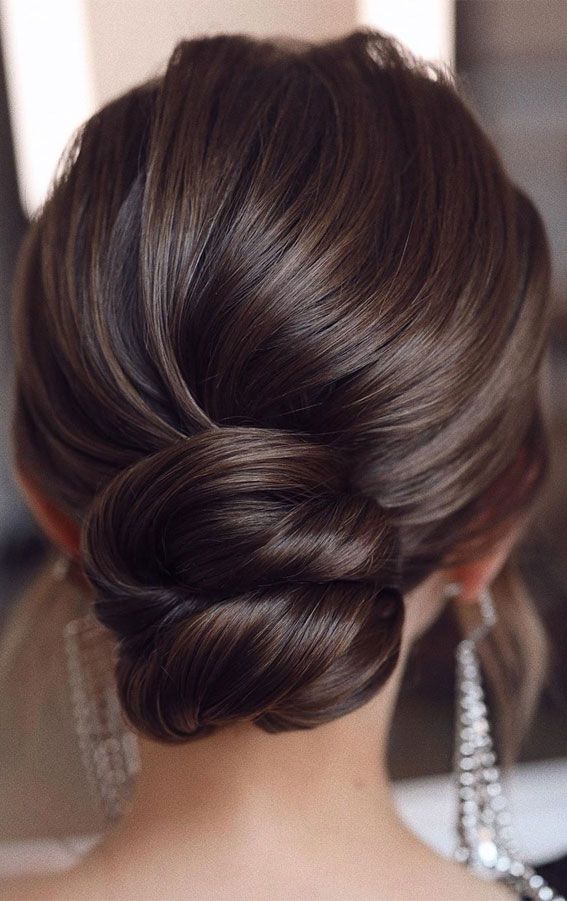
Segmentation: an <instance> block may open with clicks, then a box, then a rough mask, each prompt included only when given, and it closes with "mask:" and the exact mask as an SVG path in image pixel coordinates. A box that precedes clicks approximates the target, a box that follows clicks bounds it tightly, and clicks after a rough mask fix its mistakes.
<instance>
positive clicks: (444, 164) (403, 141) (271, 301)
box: [13, 30, 549, 741]
mask: <svg viewBox="0 0 567 901" xmlns="http://www.w3.org/2000/svg"><path fill="white" fill-rule="evenodd" d="M548 299H549V254H548V248H547V242H546V237H545V234H544V230H543V226H542V223H541V219H540V217H539V215H538V213H537V211H536V210H535V208H534V206H533V204H532V203H531V201H530V200H529V199H528V198H527V197H526V196H525V195H524V194H523V193H522V192H521V191H520V190H519V189H518V188H517V187H516V186H515V185H514V184H513V183H512V182H511V181H510V179H509V177H508V176H507V174H506V173H505V171H504V169H503V166H502V163H501V161H500V159H499V157H498V155H497V153H496V151H495V149H494V147H493V146H492V144H491V142H490V140H489V139H488V137H487V136H486V134H485V133H484V132H483V130H482V129H481V127H480V126H479V124H478V122H477V121H476V118H475V116H474V114H473V113H472V112H471V110H470V109H469V107H468V105H467V103H466V101H465V100H464V99H463V98H462V97H461V95H460V92H459V90H458V87H457V85H456V84H455V82H454V79H453V77H452V76H451V75H450V73H448V72H447V71H445V70H443V69H442V68H440V67H434V66H432V65H429V64H425V63H422V62H420V61H419V60H416V59H414V58H413V57H412V56H411V55H410V54H409V53H408V52H407V51H405V50H404V49H403V48H402V47H401V46H400V45H399V44H398V43H396V42H395V41H394V40H393V39H391V38H388V37H386V36H384V35H382V34H380V33H378V32H375V31H372V30H360V31H356V32H352V33H350V34H347V35H345V36H344V37H341V38H338V39H335V40H332V41H327V42H325V43H318V44H314V43H309V42H299V41H294V42H291V41H283V40H281V41H278V40H260V39H254V38H251V37H248V36H245V35H216V36H212V37H202V38H196V39H192V40H184V41H182V42H181V43H180V44H179V45H178V46H177V47H176V48H175V50H174V52H173V54H172V56H171V58H170V60H169V63H168V65H167V67H166V69H165V72H164V73H163V75H160V76H159V77H156V78H153V79H151V80H149V81H148V82H145V83H143V84H141V85H139V86H137V87H135V88H133V89H132V90H130V91H128V92H127V93H125V94H123V95H122V96H120V97H118V98H117V99H116V100H114V101H112V102H111V103H109V104H107V105H106V106H104V107H103V108H102V109H101V110H99V111H98V112H97V113H96V114H95V115H94V116H92V118H91V119H89V120H88V121H87V122H86V123H85V124H84V126H83V127H82V128H81V129H80V130H79V132H78V133H77V135H76V138H75V140H74V142H73V143H72V145H71V146H70V147H69V149H68V152H67V154H66V156H65V158H64V159H63V160H62V163H61V166H60V168H59V171H58V173H57V176H56V179H55V180H54V183H53V186H52V189H51V191H50V194H49V197H48V199H47V200H46V202H45V204H44V206H43V208H42V209H41V210H40V211H39V213H38V215H37V217H35V219H34V221H33V222H32V223H31V225H30V229H29V231H28V234H27V237H26V240H25V242H24V245H23V246H22V250H21V253H20V258H19V265H18V273H17V280H16V286H15V293H14V317H13V327H14V343H15V348H16V396H15V408H14V409H15V412H14V424H13V438H14V448H15V454H16V457H17V460H18V463H19V465H20V466H21V468H22V469H23V470H24V471H25V472H26V473H28V474H29V477H30V478H31V479H32V480H33V481H34V482H35V483H36V484H37V485H38V486H39V487H40V488H41V490H42V491H43V492H44V494H45V495H46V496H47V497H49V498H51V499H52V500H53V501H54V502H55V503H57V504H58V505H59V507H60V508H61V509H62V510H64V511H65V512H66V513H67V514H68V515H69V516H70V517H71V518H72V519H73V520H74V521H75V522H76V523H77V524H78V526H79V527H80V533H81V560H82V563H83V566H84V570H85V573H86V575H87V577H88V579H89V580H90V582H91V583H92V586H93V588H94V591H95V612H96V615H97V616H98V617H99V619H100V620H101V622H102V623H104V624H105V625H106V626H107V627H108V628H109V629H110V630H111V631H112V633H113V634H114V635H115V637H116V638H117V641H118V645H117V647H118V657H117V664H116V676H117V680H118V688H119V693H120V698H121V702H122V704H123V707H124V710H125V713H126V715H127V716H128V718H129V719H130V721H131V722H132V724H134V725H135V726H136V727H137V728H138V729H140V730H141V731H144V732H146V733H147V734H150V735H153V736H155V737H157V738H159V739H161V740H164V741H183V740H187V739H189V738H192V737H197V736H199V735H205V734H207V733H208V732H210V731H211V730H213V729H215V728H218V727H220V726H223V725H225V724H228V723H231V722H235V721H240V720H249V721H252V722H255V723H256V724H257V725H258V726H260V727H262V728H264V729H266V730H269V731H278V730H283V729H302V728H311V727H313V726H316V725H318V724H320V723H324V722H327V721H329V720H331V719H333V718H335V717H338V716H341V715H343V714H345V713H347V712H348V711H350V710H354V709H355V708H357V707H359V706H360V705H361V704H363V703H365V702H366V701H367V700H369V699H370V698H371V697H372V696H373V695H374V694H375V693H376V692H377V691H378V690H379V689H380V687H381V686H382V685H383V684H384V682H385V681H386V680H387V679H388V677H389V675H390V674H391V672H392V670H393V669H394V667H395V664H396V661H397V659H398V654H399V649H400V641H401V636H402V629H403V621H404V601H403V596H404V593H405V592H407V591H408V590H409V589H411V588H412V587H414V586H416V585H418V584H419V583H420V582H422V581H423V580H424V579H425V578H426V577H427V576H428V575H429V574H430V573H431V572H432V571H433V570H434V569H435V568H437V567H440V566H442V565H444V564H446V563H447V561H449V560H456V559H461V558H462V559H466V558H467V555H469V554H471V553H474V552H475V551H476V550H478V548H479V547H481V546H483V542H486V541H490V540H493V539H494V536H495V535H496V534H497V533H498V530H499V529H500V528H503V527H504V526H505V524H506V523H508V522H509V520H510V518H512V517H514V516H516V515H517V514H518V512H519V511H522V510H525V509H527V507H528V506H529V504H530V503H531V501H532V499H533V497H534V494H535V491H536V490H537V488H538V486H539V484H540V482H541V479H542V478H543V476H544V473H545V469H546V459H547V457H546V441H545V435H544V430H543V427H542V423H541V416H540V410H539V399H538V372H539V368H540V362H541V358H542V353H543V348H544V343H545V337H546V328H547V309H548ZM526 473H530V477H529V478H527V477H526Z"/></svg>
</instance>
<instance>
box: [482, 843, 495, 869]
mask: <svg viewBox="0 0 567 901" xmlns="http://www.w3.org/2000/svg"><path fill="white" fill-rule="evenodd" d="M478 857H479V860H480V862H481V863H482V864H483V865H484V866H485V867H494V865H495V864H496V861H497V859H498V849H497V847H496V845H495V844H494V842H493V841H491V840H488V841H481V842H479V845H478Z"/></svg>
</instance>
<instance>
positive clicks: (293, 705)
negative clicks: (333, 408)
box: [83, 428, 403, 741]
mask: <svg viewBox="0 0 567 901" xmlns="http://www.w3.org/2000/svg"><path fill="white" fill-rule="evenodd" d="M83 542H84V548H83V554H84V561H85V571H86V573H87V575H88V576H89V578H90V579H91V581H92V582H93V584H94V585H95V586H96V588H97V590H98V598H97V600H96V612H97V615H98V617H99V618H100V620H101V621H102V622H103V623H104V624H105V625H106V626H108V627H109V628H110V629H112V630H113V632H114V633H115V634H116V635H117V636H118V638H119V657H118V664H117V679H118V687H119V693H120V697H121V701H122V704H123V706H124V709H125V712H126V714H127V716H128V717H129V719H130V720H131V722H132V723H133V724H134V725H135V726H136V727H138V728H140V729H142V730H143V731H145V732H146V733H149V734H151V735H154V736H156V737H159V738H160V739H164V740H169V741H175V740H183V739H187V738H188V737H189V736H193V735H196V734H198V733H204V732H208V731H210V730H211V729H212V728H214V727H215V726H221V725H224V724H227V723H230V722H231V721H234V720H237V719H243V718H245V719H250V720H254V721H255V722H256V723H257V724H259V725H260V726H262V727H264V728H265V729H266V730H268V731H277V730H280V729H291V728H308V727H311V726H314V725H317V724H319V723H323V722H325V721H327V720H330V719H333V718H334V717H336V716H339V715H341V714H344V713H347V712H348V711H350V710H352V709H354V708H355V707H357V706H359V705H360V704H361V703H363V702H364V700H365V699H367V698H369V697H370V696H371V695H372V694H373V693H374V692H375V691H376V689H377V688H378V687H379V686H380V685H381V684H382V683H383V682H384V681H385V680H386V679H387V677H388V676H389V674H390V673H391V671H392V669H393V667H394V666H395V663H396V660H397V656H398V651H399V645H400V636H401V628H402V621H403V602H402V597H401V594H400V593H399V591H398V589H397V588H396V584H397V571H396V568H397V554H398V549H397V541H396V535H395V533H394V531H393V530H392V529H391V528H390V527H389V525H388V522H387V518H386V516H385V514H384V512H383V511H382V510H381V509H380V507H379V506H378V504H377V503H376V502H375V501H373V500H372V499H370V498H368V497H365V496H362V495H359V494H355V493H351V492H350V491H349V484H348V469H347V467H346V465H345V463H344V461H343V460H342V459H341V458H340V456H339V454H338V453H337V452H336V451H334V450H333V449H332V448H330V447H327V446H322V445H317V444H313V443H309V442H308V441H307V440H305V439H302V437H301V436H299V435H298V434H297V433H287V432H284V431H280V430H268V429H259V428H222V429H212V430H209V431H205V432H203V433H201V434H198V435H195V436H193V437H191V438H187V439H183V440H180V441H178V442H176V443H173V444H171V445H170V446H169V447H167V448H165V449H164V450H163V451H160V452H158V453H155V454H153V455H152V456H150V457H146V458H144V459H142V460H140V461H139V462H138V463H136V464H135V465H133V466H132V467H130V468H128V469H126V470H125V471H123V472H120V473H119V474H118V475H117V476H116V477H115V478H114V479H113V480H112V481H110V482H109V483H108V485H107V486H106V488H105V490H104V491H103V492H102V493H101V494H100V496H98V497H97V498H96V499H95V501H94V503H93V505H92V508H91V510H90V514H89V516H88V519H87V521H86V524H85V528H84V531H83Z"/></svg>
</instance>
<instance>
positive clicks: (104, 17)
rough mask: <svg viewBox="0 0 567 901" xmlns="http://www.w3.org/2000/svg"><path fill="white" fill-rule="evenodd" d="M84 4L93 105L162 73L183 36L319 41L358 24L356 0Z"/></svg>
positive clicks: (108, 0) (106, 0) (112, 0)
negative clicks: (231, 35)
mask: <svg viewBox="0 0 567 901" xmlns="http://www.w3.org/2000/svg"><path fill="white" fill-rule="evenodd" d="M85 5H86V15H87V24H88V40H89V43H90V53H91V61H92V68H93V80H94V89H95V96H96V103H97V105H100V104H102V103H105V102H106V101H107V100H109V99H110V98H111V97H114V96H116V94H119V93H120V92H121V91H123V90H125V89H127V88H129V87H131V86H132V85H133V84H134V83H136V82H138V81H141V80H142V79H144V78H147V77H148V76H150V75H151V74H153V73H156V74H157V73H158V72H159V71H161V70H162V68H163V67H164V66H165V63H166V62H167V59H168V57H169V55H170V53H171V51H172V49H173V46H174V45H175V43H176V42H177V41H178V40H179V39H180V38H183V37H191V36H195V35H198V34H203V33H214V32H219V31H225V32H226V31H230V32H250V33H252V34H257V35H278V34H282V35H284V34H285V35H292V36H294V37H304V38H307V39H313V40H319V39H325V38H328V37H333V36H336V35H339V34H342V33H344V32H346V31H349V30H350V29H352V28H354V27H355V26H356V21H357V3H356V0H286V2H280V3H270V2H267V0H224V2H219V0H193V2H191V0H159V2H157V0H85ZM125 23H127V27H125ZM125 38H127V41H128V43H127V47H126V46H125V43H124V41H125Z"/></svg>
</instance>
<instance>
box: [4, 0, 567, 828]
mask: <svg viewBox="0 0 567 901" xmlns="http://www.w3.org/2000/svg"><path fill="white" fill-rule="evenodd" d="M357 25H372V26H375V27H378V28H381V29H383V30H385V31H388V32H390V33H393V34H395V35H396V36H397V37H398V38H400V39H401V40H402V41H403V42H404V43H406V44H407V45H408V46H409V47H410V48H411V49H412V50H414V51H415V52H416V53H418V54H419V55H422V56H424V57H425V58H428V59H432V60H440V61H443V62H445V63H447V64H448V65H450V66H452V67H455V68H456V71H457V73H458V75H459V79H460V81H461V85H462V88H463V91H464V93H465V95H466V96H467V98H468V100H469V102H470V103H471V104H472V106H473V108H474V109H475V111H476V113H477V115H478V116H479V118H480V120H481V122H482V123H483V125H484V126H485V128H486V129H487V130H488V132H489V133H490V134H491V136H492V137H493V139H494V141H495V143H496V145H497V147H498V148H499V150H500V152H501V154H502V156H503V159H504V162H505V164H506V166H507V167H508V169H509V171H510V173H511V175H512V176H513V178H514V179H515V180H516V181H517V182H518V183H519V184H520V185H521V186H522V188H523V189H524V190H525V191H526V192H527V193H528V194H529V195H531V197H532V198H533V200H534V201H535V203H536V205H537V206H538V207H539V209H540V211H541V213H542V215H543V218H544V220H545V222H546V226H547V230H548V235H549V239H550V243H551V247H552V254H553V266H554V281H553V310H554V314H553V315H554V327H553V329H552V338H551V345H550V356H549V358H550V371H551V376H550V386H551V394H550V425H551V433H552V445H553V446H552V452H553V469H552V476H551V479H550V483H549V485H548V489H547V491H546V494H545V496H544V497H543V498H542V502H541V505H540V508H539V509H538V511H537V515H536V517H535V520H534V524H533V528H532V529H531V530H530V533H529V535H528V536H527V540H526V542H525V546H524V547H523V548H522V553H521V561H522V568H523V570H524V573H525V577H526V579H527V581H528V584H529V585H530V587H531V589H532V592H533V594H534V596H535V598H536V600H537V603H538V606H539V608H540V610H541V613H542V617H543V619H544V621H545V624H546V625H547V627H548V630H549V632H550V635H552V636H553V645H552V655H553V656H552V670H551V675H550V679H549V684H548V686H547V688H546V690H545V692H544V695H543V697H542V700H541V704H540V708H539V710H538V713H537V716H536V721H535V723H534V726H533V728H532V729H531V731H530V733H529V735H528V738H527V740H526V742H525V744H524V746H523V749H522V760H524V761H526V762H529V761H537V760H540V761H553V760H555V761H562V760H564V759H565V758H567V659H566V658H567V653H566V650H567V0H362V2H355V0H310V2H309V3H305V2H303V0H287V2H286V3H285V4H283V3H279V2H275V0H274V2H272V0H222V2H221V0H201V2H200V0H191V2H190V0H160V2H159V3H158V2H155V0H50V2H49V3H46V2H45V0H0V306H1V314H2V319H1V321H2V327H1V329H0V400H1V403H2V406H3V414H4V415H3V416H2V417H1V418H0V628H1V625H2V621H3V620H5V618H6V615H7V613H8V611H9V609H10V607H11V605H12V604H13V603H14V601H15V600H16V599H17V598H18V596H19V594H20V593H21V592H22V590H23V588H24V587H25V585H26V584H27V583H28V582H29V580H30V579H31V578H32V576H33V574H34V572H35V571H36V570H37V568H38V566H40V565H41V562H42V561H43V560H44V559H45V554H46V551H47V550H48V548H47V546H46V543H45V541H44V539H43V537H42V535H41V534H40V533H39V531H38V529H37V527H36V526H35V524H34V521H33V520H32V518H31V516H30V514H29V513H28V511H27V510H26V508H25V506H24V504H23V501H22V499H21V496H20V494H19V492H18V489H17V486H16V485H15V482H14V480H13V477H12V475H11V471H10V448H9V424H10V409H11V403H12V398H11V387H12V384H11V374H12V361H11V351H10V335H9V327H8V323H9V307H10V285H11V277H12V272H13V266H14V260H15V254H16V251H17V247H18V243H19V241H20V239H21V236H22V234H23V231H24V229H25V226H26V221H27V219H28V217H29V216H30V215H32V214H33V211H34V210H35V209H36V208H37V206H38V205H39V204H40V203H41V201H42V198H43V196H44V195H45V191H46V190H47V186H48V184H49V180H50V178H51V176H52V174H53V171H54V168H55V166H56V163H57V159H58V157H59V154H60V153H61V151H62V149H63V146H64V144H65V143H66V141H67V140H68V138H69V137H70V135H71V133H72V131H73V130H74V129H75V128H76V127H77V126H78V125H79V124H80V123H81V122H82V121H83V120H84V119H85V118H87V117H88V116H89V115H90V114H91V113H92V112H94V110H96V108H97V107H99V106H100V105H101V104H103V103H105V102H106V101H107V100H109V99H110V98H111V97H112V96H113V95H115V94H117V93H119V92H122V91H123V90H124V89H126V88H128V87H130V86H131V85H132V84H134V83H136V82H138V81H140V80H142V79H144V78H147V77H149V76H150V75H152V74H156V73H158V72H159V71H161V69H162V68H163V66H164V65H165V62H166V60H167V58H168V56H169V55H170V52H171V50H172V48H173V45H174V44H175V42H176V41H177V40H179V39H180V38H181V37H188V36H191V35H195V34H200V33H205V32H215V31H242V32H250V33H254V34H264V35H283V34H289V35H295V36H299V37H305V38H310V39H315V40H317V39H324V38H327V37H331V36H334V35H340V34H342V33H344V32H346V31H349V30H351V29H352V28H354V27H356V26H357ZM456 640H457V636H456V633H455V629H454V626H453V624H452V623H451V622H450V621H449V620H448V618H443V619H442V620H441V621H440V622H439V623H438V624H437V625H436V626H435V628H434V629H433V630H432V631H431V633H429V634H428V635H427V636H426V638H425V639H424V640H423V641H422V642H421V643H420V645H419V647H417V648H416V649H415V652H414V654H413V658H412V661H411V663H410V667H409V671H408V674H407V678H406V681H405V685H404V688H403V691H402V696H401V699H400V704H399V709H398V713H397V717H396V721H395V728H394V732H393V737H392V747H391V768H392V773H393V775H394V777H395V778H396V779H403V778H408V777H419V776H431V775H434V774H442V773H446V772H448V771H449V770H450V768H451V758H452V703H453V696H452V686H453V649H454V642H455V641H456ZM563 824H564V827H565V831H564V837H565V844H566V846H567V821H566V820H565V819H563ZM2 828H3V829H4V831H6V830H7V831H8V832H9V828H8V827H7V826H6V827H5V824H3V826H2ZM24 831H25V830H24ZM1 837H2V833H1V831H0V838H1Z"/></svg>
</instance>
